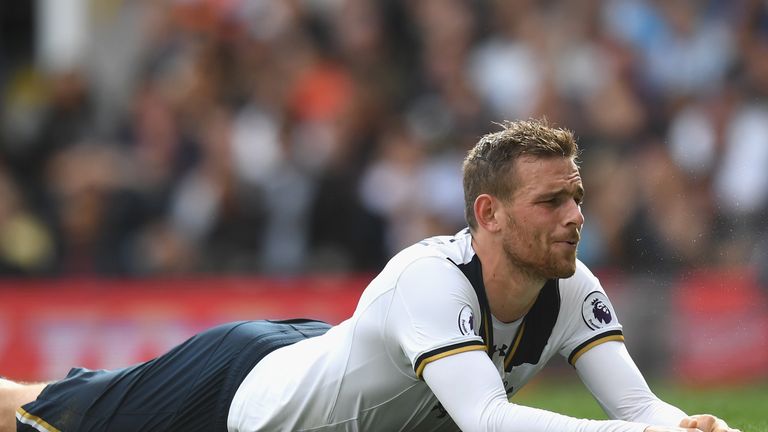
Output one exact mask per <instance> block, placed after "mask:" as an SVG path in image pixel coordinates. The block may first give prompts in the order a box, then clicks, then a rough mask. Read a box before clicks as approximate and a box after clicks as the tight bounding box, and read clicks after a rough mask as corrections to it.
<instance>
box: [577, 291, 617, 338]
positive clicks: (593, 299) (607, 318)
mask: <svg viewBox="0 0 768 432" xmlns="http://www.w3.org/2000/svg"><path fill="white" fill-rule="evenodd" d="M613 315H614V313H613V309H612V308H611V302H609V301H608V297H606V296H605V294H603V293H601V292H600V291H593V292H591V293H589V295H587V297H586V298H584V303H583V304H582V305H581V316H582V318H584V323H585V324H587V327H589V328H590V329H592V330H597V329H599V328H603V327H605V326H607V325H608V324H610V323H611V322H612V321H613Z"/></svg>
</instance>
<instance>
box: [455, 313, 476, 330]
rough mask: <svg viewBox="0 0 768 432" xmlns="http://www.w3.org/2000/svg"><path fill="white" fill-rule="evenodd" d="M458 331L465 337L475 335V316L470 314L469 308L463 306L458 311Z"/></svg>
mask: <svg viewBox="0 0 768 432" xmlns="http://www.w3.org/2000/svg"><path fill="white" fill-rule="evenodd" d="M459 331H460V332H461V334H463V335H465V336H467V335H474V334H476V333H475V314H474V313H472V308H471V307H469V306H464V307H463V308H461V310H460V311H459Z"/></svg>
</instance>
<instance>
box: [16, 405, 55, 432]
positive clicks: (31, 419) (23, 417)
mask: <svg viewBox="0 0 768 432" xmlns="http://www.w3.org/2000/svg"><path fill="white" fill-rule="evenodd" d="M16 418H17V419H18V420H19V422H21V423H24V424H25V425H29V426H32V427H33V428H35V429H37V430H39V431H41V432H61V431H60V430H58V429H56V428H55V427H53V426H51V425H50V424H49V423H48V422H47V421H45V420H43V419H41V418H40V417H38V416H36V415H32V414H30V413H28V412H27V411H25V410H24V408H18V409H17V410H16Z"/></svg>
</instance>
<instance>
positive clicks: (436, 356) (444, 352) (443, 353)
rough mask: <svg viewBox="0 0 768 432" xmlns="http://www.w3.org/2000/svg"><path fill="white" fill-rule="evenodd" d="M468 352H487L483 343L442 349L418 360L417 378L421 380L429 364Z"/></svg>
mask: <svg viewBox="0 0 768 432" xmlns="http://www.w3.org/2000/svg"><path fill="white" fill-rule="evenodd" d="M467 351H485V345H484V344H482V343H481V342H478V343H474V344H471V345H461V346H455V345H454V346H452V347H446V348H445V349H440V350H436V351H433V353H432V354H431V355H428V356H426V357H424V358H420V359H419V360H418V364H417V366H416V378H418V379H421V374H422V373H423V372H424V367H425V366H426V365H427V364H428V363H432V362H433V361H435V360H440V359H441V358H445V357H448V356H452V355H454V354H458V353H463V352H467Z"/></svg>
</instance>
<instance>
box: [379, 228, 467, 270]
mask: <svg viewBox="0 0 768 432" xmlns="http://www.w3.org/2000/svg"><path fill="white" fill-rule="evenodd" d="M474 256H475V252H474V250H473V249H472V236H471V234H470V233H469V230H468V229H465V230H462V231H459V232H458V233H457V234H456V235H443V236H435V237H430V238H426V239H424V240H421V241H420V242H418V243H416V244H414V245H412V246H409V247H407V248H405V249H403V250H402V251H401V252H400V253H398V254H397V255H395V257H394V258H393V261H397V262H401V263H410V262H413V261H417V260H419V259H421V258H426V257H436V258H441V259H444V260H446V261H450V262H452V263H454V264H456V265H461V264H465V263H468V262H470V261H472V258H473V257H474Z"/></svg>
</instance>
